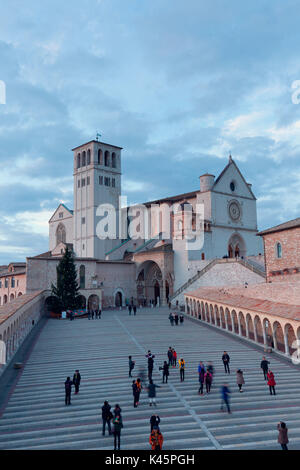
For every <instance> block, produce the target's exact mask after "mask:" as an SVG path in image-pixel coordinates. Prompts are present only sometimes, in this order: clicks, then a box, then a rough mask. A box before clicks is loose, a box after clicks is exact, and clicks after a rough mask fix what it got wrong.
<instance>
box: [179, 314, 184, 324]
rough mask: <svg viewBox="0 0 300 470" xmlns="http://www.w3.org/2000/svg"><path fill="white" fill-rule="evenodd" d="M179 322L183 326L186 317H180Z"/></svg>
mask: <svg viewBox="0 0 300 470" xmlns="http://www.w3.org/2000/svg"><path fill="white" fill-rule="evenodd" d="M179 321H180V325H183V322H184V316H183V315H180V317H179Z"/></svg>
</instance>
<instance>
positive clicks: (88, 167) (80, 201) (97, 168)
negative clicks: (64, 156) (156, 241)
mask: <svg viewBox="0 0 300 470" xmlns="http://www.w3.org/2000/svg"><path fill="white" fill-rule="evenodd" d="M72 151H73V152H74V174H73V175H74V232H73V233H74V240H73V245H74V251H75V253H76V256H77V257H80V258H96V259H105V253H106V252H108V251H109V250H111V249H112V248H114V247H115V246H116V245H117V244H118V243H119V241H118V239H114V240H111V239H108V238H107V239H105V240H102V239H99V238H98V236H97V233H96V227H97V223H98V222H99V220H100V217H99V216H97V215H96V212H97V208H98V206H99V205H100V204H111V205H113V206H114V207H115V209H116V213H117V223H118V212H117V211H118V208H119V196H120V195H121V151H122V147H117V146H115V145H111V144H106V143H104V142H99V141H98V140H92V141H90V142H87V143H86V144H83V145H80V146H79V147H75V148H74V149H72ZM117 235H118V233H117Z"/></svg>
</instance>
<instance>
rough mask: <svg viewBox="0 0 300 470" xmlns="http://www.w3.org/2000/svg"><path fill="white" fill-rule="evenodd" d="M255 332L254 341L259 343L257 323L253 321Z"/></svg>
mask: <svg viewBox="0 0 300 470" xmlns="http://www.w3.org/2000/svg"><path fill="white" fill-rule="evenodd" d="M253 330H254V331H253V333H254V341H255V342H256V343H258V341H257V331H256V323H255V321H253Z"/></svg>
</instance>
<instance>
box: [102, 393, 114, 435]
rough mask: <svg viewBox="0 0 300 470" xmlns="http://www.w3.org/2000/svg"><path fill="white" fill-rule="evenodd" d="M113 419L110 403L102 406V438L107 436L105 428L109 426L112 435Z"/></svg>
mask: <svg viewBox="0 0 300 470" xmlns="http://www.w3.org/2000/svg"><path fill="white" fill-rule="evenodd" d="M112 419H113V414H112V412H111V406H110V404H109V403H108V401H105V402H104V405H103V406H102V436H105V428H106V425H107V428H108V434H109V435H111V425H110V422H111V420H112Z"/></svg>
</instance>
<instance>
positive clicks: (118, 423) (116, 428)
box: [113, 412, 123, 450]
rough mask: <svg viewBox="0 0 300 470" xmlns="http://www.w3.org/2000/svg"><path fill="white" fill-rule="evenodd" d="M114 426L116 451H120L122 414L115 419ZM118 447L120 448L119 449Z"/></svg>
mask: <svg viewBox="0 0 300 470" xmlns="http://www.w3.org/2000/svg"><path fill="white" fill-rule="evenodd" d="M113 425H114V430H113V434H114V450H120V447H121V429H122V428H123V420H122V416H121V412H120V413H119V414H116V415H115V417H114V418H113ZM117 447H118V448H117Z"/></svg>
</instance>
